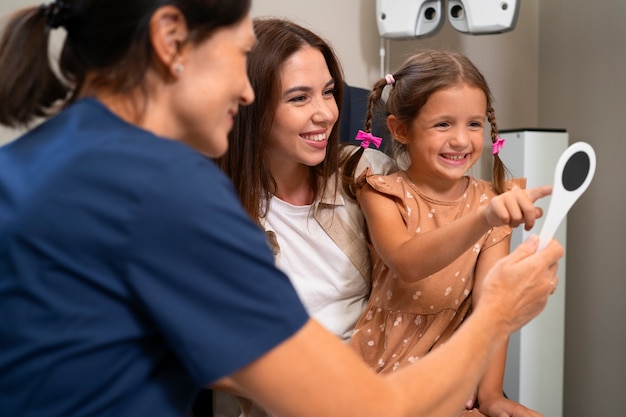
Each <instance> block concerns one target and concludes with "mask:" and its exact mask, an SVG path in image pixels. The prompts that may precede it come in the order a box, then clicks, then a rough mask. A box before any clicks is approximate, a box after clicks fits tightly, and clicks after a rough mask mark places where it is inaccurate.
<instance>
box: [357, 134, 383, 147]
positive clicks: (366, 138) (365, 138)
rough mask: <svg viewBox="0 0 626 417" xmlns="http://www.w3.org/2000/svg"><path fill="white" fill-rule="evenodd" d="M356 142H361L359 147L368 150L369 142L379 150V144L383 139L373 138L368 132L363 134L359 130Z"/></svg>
mask: <svg viewBox="0 0 626 417" xmlns="http://www.w3.org/2000/svg"><path fill="white" fill-rule="evenodd" d="M355 139H356V140H360V141H361V146H362V147H364V148H369V146H370V142H371V143H373V144H374V146H376V147H377V148H380V143H381V142H382V141H383V138H379V137H378V136H374V135H372V134H371V133H369V132H364V131H362V130H359V133H357V134H356V138H355Z"/></svg>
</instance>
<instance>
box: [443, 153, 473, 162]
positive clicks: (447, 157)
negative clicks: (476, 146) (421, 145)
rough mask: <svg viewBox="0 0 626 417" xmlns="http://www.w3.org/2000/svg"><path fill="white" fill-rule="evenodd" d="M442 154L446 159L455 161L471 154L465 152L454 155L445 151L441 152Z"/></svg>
mask: <svg viewBox="0 0 626 417" xmlns="http://www.w3.org/2000/svg"><path fill="white" fill-rule="evenodd" d="M441 156H442V157H443V158H445V159H451V160H453V161H460V160H461V159H465V158H467V157H468V156H469V154H467V153H466V154H463V155H452V154H446V153H443V154H441Z"/></svg>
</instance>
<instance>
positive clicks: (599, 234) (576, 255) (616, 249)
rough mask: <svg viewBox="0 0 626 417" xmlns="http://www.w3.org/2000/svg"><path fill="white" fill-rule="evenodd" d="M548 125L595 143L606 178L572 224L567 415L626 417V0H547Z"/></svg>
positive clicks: (544, 88) (599, 175) (544, 72)
mask: <svg viewBox="0 0 626 417" xmlns="http://www.w3.org/2000/svg"><path fill="white" fill-rule="evenodd" d="M539 17H540V19H539V23H540V28H541V30H540V39H541V42H540V48H539V57H540V60H539V61H540V66H539V68H540V71H539V80H540V82H539V86H540V89H539V91H540V93H539V102H538V108H539V115H540V116H539V121H540V123H555V124H557V125H558V126H562V127H565V128H567V130H568V131H569V132H570V141H572V142H573V141H579V140H584V141H587V142H589V143H590V144H591V145H592V146H593V147H594V148H595V151H596V154H597V160H598V161H597V168H596V175H595V178H594V180H593V183H592V184H591V186H590V188H589V190H588V191H587V192H586V193H585V195H583V196H582V198H581V199H580V200H579V202H578V203H577V204H576V205H575V206H574V207H573V208H572V211H571V212H570V215H569V218H568V256H567V271H568V276H567V290H566V309H567V316H566V329H565V332H566V333H565V343H566V350H565V408H564V415H565V416H567V417H589V416H623V415H626V412H625V411H624V409H625V407H624V394H625V392H626V355H625V353H626V326H625V325H624V324H623V323H624V317H625V316H626V302H625V301H624V295H625V294H626V266H625V263H624V257H625V256H626V220H625V218H624V213H626V186H624V179H625V178H626V173H625V172H624V168H623V167H624V162H623V157H624V155H626V140H624V137H625V134H626V70H625V68H626V46H625V45H626V2H624V1H622V0H595V1H587V0H543V1H542V2H541V6H540V13H539Z"/></svg>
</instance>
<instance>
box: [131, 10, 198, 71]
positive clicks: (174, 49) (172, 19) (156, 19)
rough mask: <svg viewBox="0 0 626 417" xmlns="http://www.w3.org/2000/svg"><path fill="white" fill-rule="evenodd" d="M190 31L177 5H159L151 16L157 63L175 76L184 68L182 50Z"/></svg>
mask: <svg viewBox="0 0 626 417" xmlns="http://www.w3.org/2000/svg"><path fill="white" fill-rule="evenodd" d="M131 1H132V0H131ZM188 32H189V31H188V28H187V22H186V20H185V17H184V16H183V14H182V12H181V11H180V10H179V9H178V8H177V7H174V6H163V7H159V8H158V9H157V10H156V11H155V12H154V14H153V15H152V17H151V18H150V42H151V44H152V48H153V49H154V55H155V57H156V60H157V63H158V64H161V65H162V67H163V68H164V69H166V72H169V73H170V74H171V75H172V76H175V77H176V76H178V75H179V74H180V73H181V72H182V70H183V69H184V62H183V61H184V59H183V58H184V57H183V56H182V54H181V51H182V45H183V43H184V42H185V40H186V39H187V35H188Z"/></svg>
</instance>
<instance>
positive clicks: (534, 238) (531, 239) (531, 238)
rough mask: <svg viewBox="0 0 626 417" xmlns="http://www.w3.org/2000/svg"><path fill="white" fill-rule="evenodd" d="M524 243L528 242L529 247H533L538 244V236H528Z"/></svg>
mask: <svg viewBox="0 0 626 417" xmlns="http://www.w3.org/2000/svg"><path fill="white" fill-rule="evenodd" d="M526 242H528V243H529V244H531V245H534V244H535V243H537V242H539V236H537V235H530V236H529V237H528V239H526Z"/></svg>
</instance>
